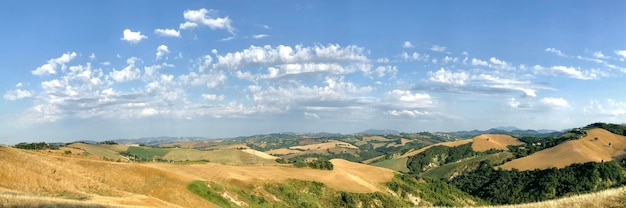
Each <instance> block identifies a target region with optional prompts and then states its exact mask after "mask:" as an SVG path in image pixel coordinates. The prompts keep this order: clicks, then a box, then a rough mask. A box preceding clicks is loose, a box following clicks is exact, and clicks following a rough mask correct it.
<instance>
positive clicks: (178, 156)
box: [163, 149, 277, 165]
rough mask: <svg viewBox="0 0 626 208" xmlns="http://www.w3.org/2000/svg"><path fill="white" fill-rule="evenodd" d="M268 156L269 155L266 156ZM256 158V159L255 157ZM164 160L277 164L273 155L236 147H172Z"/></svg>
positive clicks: (232, 163)
mask: <svg viewBox="0 0 626 208" xmlns="http://www.w3.org/2000/svg"><path fill="white" fill-rule="evenodd" d="M268 156H269V157H268ZM255 158H256V159H255ZM163 159H165V160H174V161H185V160H190V161H197V160H208V161H210V162H214V163H222V164H230V165H243V164H250V163H253V162H255V163H257V164H277V163H276V161H274V160H275V158H274V157H273V156H270V155H267V154H265V153H263V155H261V154H253V152H245V151H243V150H238V149H224V150H210V151H203V150H196V149H172V150H171V151H170V152H169V153H167V154H166V155H164V156H163Z"/></svg>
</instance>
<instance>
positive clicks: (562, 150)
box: [499, 128, 626, 170]
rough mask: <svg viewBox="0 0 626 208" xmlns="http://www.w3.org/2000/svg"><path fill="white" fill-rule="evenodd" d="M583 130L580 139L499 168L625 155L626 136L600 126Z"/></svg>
mask: <svg viewBox="0 0 626 208" xmlns="http://www.w3.org/2000/svg"><path fill="white" fill-rule="evenodd" d="M586 132H587V136H585V137H583V138H581V139H577V140H570V141H567V142H563V143H561V144H559V145H557V146H554V147H551V148H547V149H544V150H541V151H539V152H536V153H533V154H531V155H528V156H526V157H522V158H518V159H515V160H512V161H510V162H507V163H505V164H503V165H501V166H499V167H501V168H503V169H507V170H510V169H513V168H515V169H518V170H532V169H536V168H539V169H545V168H549V167H557V168H562V167H565V166H568V165H571V164H574V163H584V162H601V161H610V160H618V159H622V158H623V157H624V156H625V155H626V152H624V149H626V137H625V136H620V135H616V134H613V133H611V132H609V131H607V130H604V129H599V128H596V129H589V130H586ZM596 138H597V139H596ZM609 143H610V144H611V145H610V146H609ZM618 161H619V160H618Z"/></svg>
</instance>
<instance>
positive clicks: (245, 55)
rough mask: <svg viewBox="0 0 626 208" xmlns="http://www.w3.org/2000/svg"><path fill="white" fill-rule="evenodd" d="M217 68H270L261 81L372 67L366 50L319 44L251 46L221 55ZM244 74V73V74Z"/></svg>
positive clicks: (340, 72) (344, 72)
mask: <svg viewBox="0 0 626 208" xmlns="http://www.w3.org/2000/svg"><path fill="white" fill-rule="evenodd" d="M216 59H217V62H216V63H215V64H213V68H214V69H227V70H233V71H235V70H240V69H246V68H247V67H255V68H258V67H263V68H265V67H266V70H267V74H264V75H260V74H259V75H256V76H258V77H259V78H262V77H263V78H277V77H283V76H285V75H298V74H304V73H327V74H336V75H338V74H346V73H352V72H355V71H362V72H364V73H366V74H367V73H369V71H370V70H371V65H370V64H368V62H369V61H370V60H369V59H368V58H367V57H366V56H365V50H364V49H363V48H360V47H357V46H347V47H341V46H339V45H332V44H331V45H326V46H322V45H316V46H313V47H304V46H302V45H296V46H295V47H290V46H284V45H279V46H277V47H272V46H269V45H266V46H262V47H260V46H250V47H249V48H247V49H244V50H243V51H239V52H234V53H227V54H225V55H217V57H216ZM242 73H243V72H242Z"/></svg>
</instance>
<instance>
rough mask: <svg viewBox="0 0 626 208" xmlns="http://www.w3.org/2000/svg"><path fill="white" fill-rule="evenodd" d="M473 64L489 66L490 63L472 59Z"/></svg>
mask: <svg viewBox="0 0 626 208" xmlns="http://www.w3.org/2000/svg"><path fill="white" fill-rule="evenodd" d="M471 64H472V65H473V66H489V63H487V62H486V61H483V60H480V59H475V58H472V62H471Z"/></svg>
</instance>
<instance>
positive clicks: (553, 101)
mask: <svg viewBox="0 0 626 208" xmlns="http://www.w3.org/2000/svg"><path fill="white" fill-rule="evenodd" d="M541 103H542V104H544V105H547V106H549V107H553V108H567V107H569V103H568V102H567V100H565V99H563V98H553V97H545V98H542V99H541Z"/></svg>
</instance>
